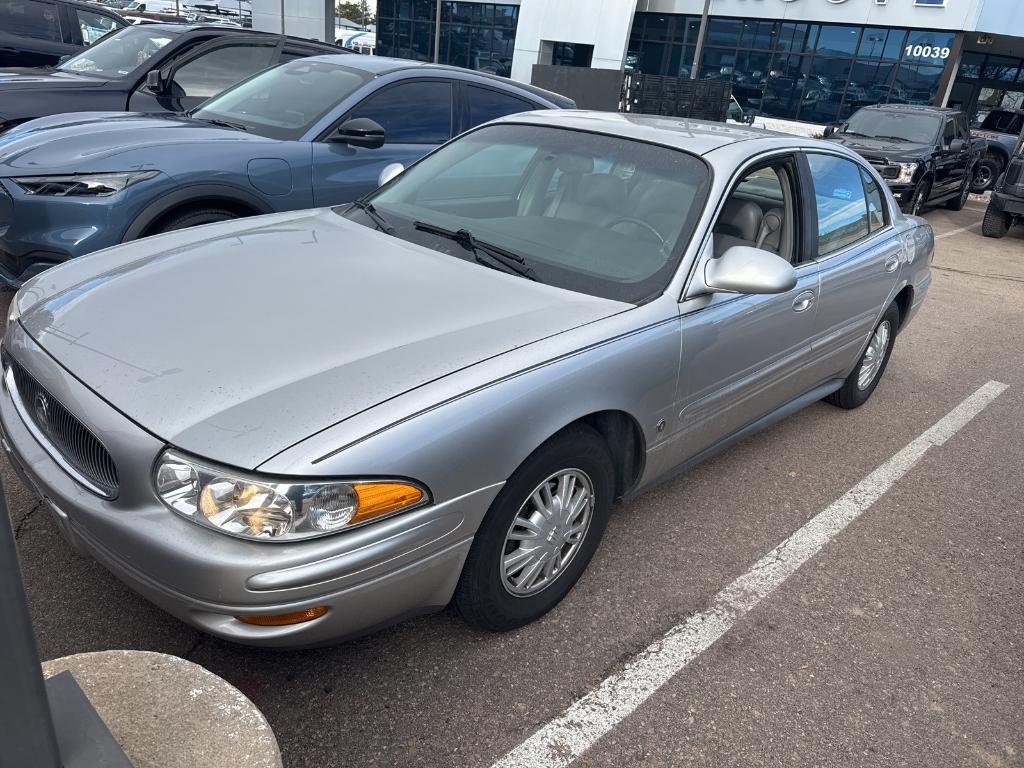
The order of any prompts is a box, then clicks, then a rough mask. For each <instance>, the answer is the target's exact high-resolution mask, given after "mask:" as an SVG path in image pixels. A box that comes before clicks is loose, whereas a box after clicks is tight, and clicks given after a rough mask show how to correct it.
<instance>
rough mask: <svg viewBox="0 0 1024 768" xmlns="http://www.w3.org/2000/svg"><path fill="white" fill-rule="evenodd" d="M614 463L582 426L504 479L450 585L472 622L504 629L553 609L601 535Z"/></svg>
mask: <svg viewBox="0 0 1024 768" xmlns="http://www.w3.org/2000/svg"><path fill="white" fill-rule="evenodd" d="M613 478H614V466H613V464H612V459H611V455H610V454H609V452H608V447H607V445H606V444H605V442H604V440H603V438H602V437H601V436H600V435H599V434H598V433H597V432H596V431H595V430H593V429H591V428H590V427H588V426H585V425H579V426H574V427H571V428H569V429H566V430H563V431H562V432H560V433H558V434H557V435H555V436H554V437H552V438H551V439H550V440H548V441H547V442H546V443H544V445H542V446H541V447H540V448H538V449H537V450H536V451H535V452H534V453H533V454H532V455H531V456H530V457H529V458H528V459H527V460H526V461H525V462H523V464H522V466H520V467H519V469H517V470H516V471H515V473H513V475H512V477H510V478H509V480H508V482H507V483H506V484H505V487H504V488H503V489H502V490H501V493H499V494H498V497H497V498H496V499H495V500H494V503H493V504H492V505H491V508H490V510H488V512H487V515H486V517H484V520H483V523H481V525H480V530H479V531H478V532H477V535H476V538H475V539H474V540H473V545H472V547H471V548H470V550H469V555H468V556H467V557H466V564H465V566H464V567H463V570H462V576H461V577H460V578H459V584H458V586H457V587H456V588H455V606H456V607H457V608H458V610H459V613H461V614H462V616H463V618H465V619H466V621H467V622H469V623H470V624H472V625H473V626H476V627H479V628H480V629H487V630H490V631H493V632H504V631H506V630H509V629H515V628H516V627H520V626H522V625H524V624H528V623H529V622H531V621H534V620H535V619H538V618H540V617H541V616H543V615H544V614H545V613H547V612H548V611H550V610H551V609H552V608H554V607H555V606H556V605H557V604H558V603H559V602H560V601H561V600H562V598H563V597H565V596H566V595H567V594H568V593H569V590H571V589H572V588H573V586H574V585H575V584H576V582H577V581H578V580H579V578H580V576H581V575H582V574H583V571H584V570H585V569H586V567H587V564H588V563H589V562H590V559H591V558H592V557H593V556H594V552H595V551H596V550H597V546H598V544H599V543H600V541H601V537H602V535H603V534H604V529H605V526H606V525H607V523H608V515H609V512H610V510H611V503H612V495H613V493H614V487H615V486H614V482H613Z"/></svg>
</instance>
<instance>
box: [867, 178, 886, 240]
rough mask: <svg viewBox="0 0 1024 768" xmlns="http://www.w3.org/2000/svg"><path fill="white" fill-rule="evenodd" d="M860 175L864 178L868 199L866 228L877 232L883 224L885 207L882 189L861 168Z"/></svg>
mask: <svg viewBox="0 0 1024 768" xmlns="http://www.w3.org/2000/svg"><path fill="white" fill-rule="evenodd" d="M861 176H862V177H863V179H864V194H865V196H866V197H867V201H868V229H869V230H870V231H871V232H877V231H878V230H880V229H881V228H882V227H884V226H885V207H884V202H883V198H882V190H881V189H879V188H878V184H877V183H876V182H875V179H874V177H872V176H871V175H870V174H869V173H867V171H863V170H862V171H861Z"/></svg>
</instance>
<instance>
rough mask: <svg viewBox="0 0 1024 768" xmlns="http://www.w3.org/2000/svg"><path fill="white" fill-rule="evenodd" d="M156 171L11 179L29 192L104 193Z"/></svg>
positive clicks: (114, 190)
mask: <svg viewBox="0 0 1024 768" xmlns="http://www.w3.org/2000/svg"><path fill="white" fill-rule="evenodd" d="M158 173H159V171H131V172H129V173H89V174H81V175H77V176H25V177H22V178H20V179H13V181H14V183H15V184H17V185H18V186H19V187H21V188H22V189H23V190H25V192H26V193H27V194H30V195H49V196H52V197H108V196H110V195H113V194H115V193H117V192H120V191H121V190H122V189H125V188H126V187H130V186H131V185H132V184H138V183H139V182H140V181H146V180H147V179H152V178H153V177H154V176H156V175H157V174H158Z"/></svg>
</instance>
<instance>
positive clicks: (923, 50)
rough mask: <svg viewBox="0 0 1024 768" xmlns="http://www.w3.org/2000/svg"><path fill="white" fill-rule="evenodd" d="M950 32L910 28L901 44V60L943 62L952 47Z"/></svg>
mask: <svg viewBox="0 0 1024 768" xmlns="http://www.w3.org/2000/svg"><path fill="white" fill-rule="evenodd" d="M953 38H954V34H953V33H952V32H932V31H928V30H913V29H912V30H911V31H910V33H909V34H908V35H907V40H906V42H905V43H904V45H903V61H915V62H920V63H922V64H939V65H942V64H945V63H946V59H948V58H949V55H950V53H951V52H952V49H953Z"/></svg>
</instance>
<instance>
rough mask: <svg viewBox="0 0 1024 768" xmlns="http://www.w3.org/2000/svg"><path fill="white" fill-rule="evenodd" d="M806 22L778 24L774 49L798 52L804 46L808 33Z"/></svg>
mask: <svg viewBox="0 0 1024 768" xmlns="http://www.w3.org/2000/svg"><path fill="white" fill-rule="evenodd" d="M808 30H809V27H808V25H807V24H780V25H779V34H778V40H777V41H776V44H775V45H776V50H777V51H785V52H792V53H799V52H800V51H802V50H804V48H805V47H806V41H807V35H808V33H809V31H808Z"/></svg>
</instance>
